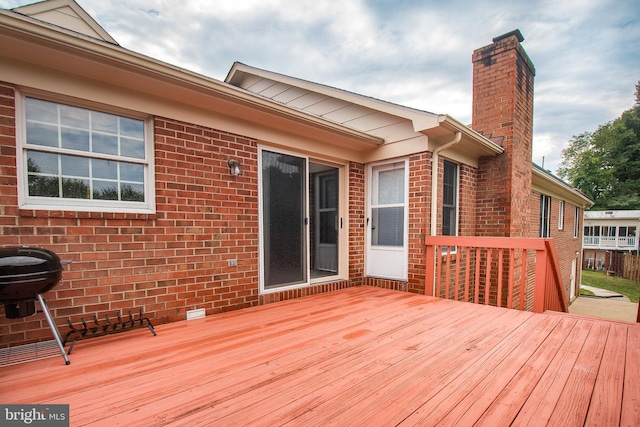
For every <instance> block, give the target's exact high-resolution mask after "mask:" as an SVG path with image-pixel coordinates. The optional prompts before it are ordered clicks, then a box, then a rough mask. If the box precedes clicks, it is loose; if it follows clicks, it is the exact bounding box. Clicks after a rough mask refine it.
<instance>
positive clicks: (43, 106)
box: [25, 98, 58, 125]
mask: <svg viewBox="0 0 640 427" xmlns="http://www.w3.org/2000/svg"><path fill="white" fill-rule="evenodd" d="M25 101H26V107H27V114H26V117H27V121H30V120H33V121H38V122H46V123H54V124H56V125H57V124H58V104H55V103H53V102H48V101H42V100H40V99H34V98H26V100H25Z"/></svg>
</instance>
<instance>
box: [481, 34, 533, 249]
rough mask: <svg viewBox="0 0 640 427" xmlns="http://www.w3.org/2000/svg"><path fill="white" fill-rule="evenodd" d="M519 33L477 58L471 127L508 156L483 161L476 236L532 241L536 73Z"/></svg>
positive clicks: (495, 41) (499, 40) (496, 41)
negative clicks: (532, 162) (530, 220)
mask: <svg viewBox="0 0 640 427" xmlns="http://www.w3.org/2000/svg"><path fill="white" fill-rule="evenodd" d="M523 40H524V38H523V37H522V34H521V33H520V31H519V30H515V31H512V32H510V33H507V34H504V35H502V36H498V37H496V38H494V39H493V43H492V44H490V45H489V46H485V47H483V48H480V49H477V50H476V51H475V52H474V53H473V118H472V125H471V127H472V128H473V129H474V130H475V131H477V132H480V133H482V134H483V135H485V136H486V137H488V138H490V139H492V140H493V141H501V145H502V147H503V148H504V150H505V151H504V153H503V154H501V155H499V156H497V157H490V158H489V157H487V158H482V159H480V162H479V164H478V198H477V209H476V212H477V218H476V227H477V229H476V235H478V236H505V237H532V236H531V234H532V233H531V231H530V230H529V226H528V224H529V215H530V212H531V208H530V198H531V145H532V141H533V77H534V75H535V69H534V67H533V63H532V62H531V60H530V59H529V57H528V56H527V53H526V52H525V50H524V48H523V47H522V46H521V45H520V43H521V42H522V41H523Z"/></svg>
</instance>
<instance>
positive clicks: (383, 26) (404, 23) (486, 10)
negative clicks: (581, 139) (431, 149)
mask: <svg viewBox="0 0 640 427" xmlns="http://www.w3.org/2000/svg"><path fill="white" fill-rule="evenodd" d="M77 1H78V3H79V4H80V5H81V6H82V7H83V8H84V9H85V10H86V11H87V12H88V13H89V14H90V15H91V16H93V17H94V19H96V21H98V23H100V24H101V25H102V26H103V27H104V28H105V30H107V32H109V33H110V34H111V36H112V37H114V38H115V39H116V40H117V41H118V43H120V45H122V46H123V47H125V48H127V49H130V50H133V51H136V52H139V53H142V54H145V55H148V56H151V57H154V58H157V59H160V60H163V61H166V62H168V63H171V64H174V65H178V66H180V67H183V68H186V69H189V70H192V71H196V72H199V73H202V74H204V75H207V76H209V77H213V78H216V79H220V80H223V79H224V78H225V76H226V74H227V72H228V71H229V69H230V68H231V65H232V64H233V62H234V61H240V62H243V63H245V64H248V65H251V66H255V67H259V68H264V69H267V70H271V71H276V72H279V73H282V74H286V75H290V76H293V77H298V78H303V79H306V80H311V81H315V82H319V83H323V84H327V85H331V86H335V87H338V88H341V89H346V90H349V91H353V92H357V93H361V94H364V95H368V96H373V97H376V98H380V99H384V100H387V101H391V102H395V103H399V104H403V105H406V106H410V107H414V108H418V109H421V110H426V111H430V112H433V113H438V114H449V115H451V116H453V117H454V118H456V119H458V120H459V121H461V122H462V123H470V122H471V90H472V88H471V75H472V64H471V54H472V52H473V50H475V49H477V48H479V47H483V46H485V45H488V44H490V43H491V39H492V38H493V37H495V36H497V35H501V34H504V33H506V32H509V31H511V30H514V29H516V28H518V29H520V31H521V32H522V34H523V35H524V38H525V41H524V42H523V46H524V48H525V49H526V50H527V52H528V54H529V57H530V58H531V59H532V61H533V63H534V64H535V67H536V80H535V101H534V102H535V112H534V114H535V115H534V145H533V161H534V162H535V163H538V164H541V163H542V159H543V157H544V158H545V161H544V167H545V168H546V169H549V170H551V171H555V170H556V169H557V167H558V164H559V162H560V160H561V151H562V148H564V147H565V146H566V145H567V143H568V141H569V140H570V139H571V138H572V137H573V136H574V135H578V134H580V133H582V132H585V131H589V132H592V131H594V130H595V129H597V127H598V126H599V125H601V124H604V123H606V122H609V121H611V120H613V119H615V118H616V117H619V116H620V114H621V113H622V112H623V111H624V110H627V109H629V108H631V107H632V106H633V104H634V101H635V98H634V90H635V85H636V83H637V82H638V80H640V2H639V1H637V0H536V1H530V0H448V1H433V0H422V1H419V0H77ZM29 3H33V1H30V0H0V6H1V7H3V8H12V7H16V6H22V5H25V4H29Z"/></svg>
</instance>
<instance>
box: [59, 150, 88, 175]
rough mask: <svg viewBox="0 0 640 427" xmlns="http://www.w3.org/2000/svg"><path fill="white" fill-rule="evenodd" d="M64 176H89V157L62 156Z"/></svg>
mask: <svg viewBox="0 0 640 427" xmlns="http://www.w3.org/2000/svg"><path fill="white" fill-rule="evenodd" d="M60 164H61V166H62V175H63V176H81V177H89V159H87V158H84V157H78V156H65V155H62V156H60Z"/></svg>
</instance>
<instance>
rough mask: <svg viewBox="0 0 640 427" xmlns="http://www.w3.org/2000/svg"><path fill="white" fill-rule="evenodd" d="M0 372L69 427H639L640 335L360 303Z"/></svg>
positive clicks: (109, 342) (554, 318)
mask: <svg viewBox="0 0 640 427" xmlns="http://www.w3.org/2000/svg"><path fill="white" fill-rule="evenodd" d="M156 330H157V332H158V335H157V336H156V337H153V336H152V335H151V334H150V333H149V331H148V330H147V329H140V330H136V331H131V332H128V333H124V334H118V335H115V336H109V337H102V338H96V339H93V340H88V341H81V342H79V343H78V344H77V345H76V347H75V349H74V351H73V353H72V354H71V356H70V358H71V365H69V366H65V365H64V363H63V361H62V358H61V357H57V358H52V359H46V360H39V361H36V362H31V363H26V364H22V365H15V366H9V367H5V368H2V369H0V402H2V403H4V404H7V403H30V404H36V403H44V404H54V403H64V404H70V408H71V425H72V426H77V425H92V426H93V425H105V426H116V425H121V426H135V425H139V426H153V425H180V426H198V425H202V426H212V425H216V426H227V425H265V426H275V425H291V426H304V425H328V424H334V425H364V426H393V425H402V426H412V425H424V426H433V425H456V426H469V425H473V424H477V425H486V426H500V425H512V424H513V425H552V426H578V425H579V426H582V425H592V426H615V425H624V426H637V425H638V424H639V423H640V325H637V324H632V323H623V322H615V321H607V320H601V319H591V318H586V317H580V316H575V315H569V314H555V313H543V314H534V313H530V312H521V311H517V310H509V309H505V308H496V307H489V306H483V305H475V304H471V303H462V302H456V301H450V300H444V299H438V298H433V297H427V296H421V295H415V294H409V293H402V292H396V291H390V290H385V289H379V288H371V287H356V288H350V289H345V290H341V291H335V292H331V293H327V294H321V295H315V296H311V297H305V298H300V299H297V300H290V301H285V302H280V303H274V304H269V305H264V306H259V307H254V308H251V309H246V310H240V311H236V312H230V313H225V314H221V315H215V316H209V317H207V318H206V319H203V320H195V321H189V322H186V321H185V322H179V323H173V324H168V325H159V326H157V327H156Z"/></svg>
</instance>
